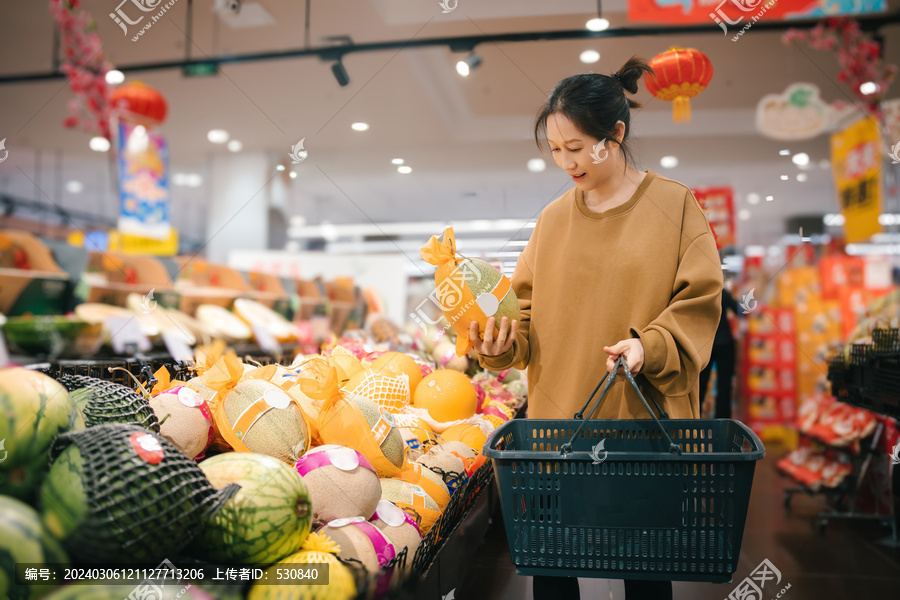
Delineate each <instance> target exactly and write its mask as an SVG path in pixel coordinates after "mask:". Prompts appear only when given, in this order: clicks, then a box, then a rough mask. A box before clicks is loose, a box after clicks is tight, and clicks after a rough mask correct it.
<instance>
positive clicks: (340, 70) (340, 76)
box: [331, 59, 350, 87]
mask: <svg viewBox="0 0 900 600" xmlns="http://www.w3.org/2000/svg"><path fill="white" fill-rule="evenodd" d="M331 72H332V73H334V78H335V79H337V82H338V84H339V85H340V86H341V87H344V86H345V85H347V84H349V83H350V75H348V74H347V69H346V68H345V67H344V63H343V62H342V61H341V60H340V59H338V61H337V62H336V63H334V64H333V65H331Z"/></svg>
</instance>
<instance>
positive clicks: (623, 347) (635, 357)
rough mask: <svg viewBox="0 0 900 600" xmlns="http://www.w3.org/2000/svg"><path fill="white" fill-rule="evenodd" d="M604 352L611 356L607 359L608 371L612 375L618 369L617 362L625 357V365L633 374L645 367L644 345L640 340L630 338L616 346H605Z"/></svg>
mask: <svg viewBox="0 0 900 600" xmlns="http://www.w3.org/2000/svg"><path fill="white" fill-rule="evenodd" d="M603 351H604V352H606V353H607V354H609V358H607V359H606V370H607V371H609V372H610V373H612V372H613V369H614V368H615V367H616V360H618V358H619V357H620V356H624V357H625V364H627V365H628V370H629V371H631V372H632V373H637V372H639V371H640V370H641V368H642V367H643V366H644V345H643V344H642V343H641V340H639V339H638V338H628V339H627V340H622V341H620V342H618V343H617V344H616V345H615V346H604V347H603Z"/></svg>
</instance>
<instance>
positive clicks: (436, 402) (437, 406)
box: [413, 369, 478, 423]
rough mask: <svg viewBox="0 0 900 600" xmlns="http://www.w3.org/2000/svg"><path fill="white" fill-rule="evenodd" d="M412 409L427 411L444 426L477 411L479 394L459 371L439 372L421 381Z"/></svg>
mask: <svg viewBox="0 0 900 600" xmlns="http://www.w3.org/2000/svg"><path fill="white" fill-rule="evenodd" d="M413 406H415V407H416V408H424V409H425V410H427V411H428V414H429V415H431V418H433V419H434V420H435V421H439V422H441V423H446V422H449V421H456V420H459V419H468V418H469V417H471V416H472V415H474V414H475V410H476V409H477V408H478V392H477V391H476V390H475V386H474V385H472V382H471V381H469V378H468V377H466V376H465V375H463V374H462V373H460V372H459V371H454V370H452V369H439V370H437V371H434V372H433V373H429V374H428V375H426V376H425V377H424V378H422V382H421V383H420V384H419V386H418V387H417V388H416V397H415V399H414V400H413Z"/></svg>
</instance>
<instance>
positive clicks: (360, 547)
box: [319, 519, 396, 575]
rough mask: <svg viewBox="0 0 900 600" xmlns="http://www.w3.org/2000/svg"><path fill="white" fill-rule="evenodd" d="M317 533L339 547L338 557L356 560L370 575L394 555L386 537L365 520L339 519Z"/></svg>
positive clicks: (392, 547) (393, 550)
mask: <svg viewBox="0 0 900 600" xmlns="http://www.w3.org/2000/svg"><path fill="white" fill-rule="evenodd" d="M319 533H321V534H322V535H326V536H328V537H329V538H331V539H332V540H334V543H336V544H337V545H338V546H340V547H341V551H340V552H339V553H338V556H340V557H341V558H345V559H353V560H358V561H359V562H361V563H362V565H363V567H365V569H366V571H368V572H369V574H370V575H374V574H376V573H378V571H379V570H380V569H381V567H383V566H384V565H385V564H386V563H387V562H388V561H390V560H391V559H392V558H393V557H394V556H395V555H396V549H395V548H394V545H393V544H391V542H390V540H389V539H388V537H387V536H386V535H384V533H382V531H381V530H380V529H378V528H377V527H375V526H374V525H372V524H371V523H369V522H368V521H365V520H356V519H339V520H337V521H332V522H331V523H330V524H328V525H326V526H325V527H323V528H322V529H320V530H319ZM370 536H371V537H370ZM373 539H374V540H375V541H374V542H373Z"/></svg>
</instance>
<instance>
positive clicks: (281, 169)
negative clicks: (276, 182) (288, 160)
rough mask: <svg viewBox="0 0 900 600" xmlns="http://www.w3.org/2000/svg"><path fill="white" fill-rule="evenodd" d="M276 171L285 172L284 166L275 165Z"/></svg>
mask: <svg viewBox="0 0 900 600" xmlns="http://www.w3.org/2000/svg"><path fill="white" fill-rule="evenodd" d="M275 170H276V171H284V165H275Z"/></svg>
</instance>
